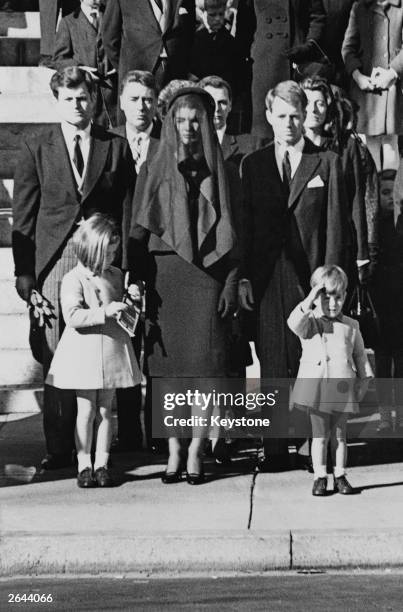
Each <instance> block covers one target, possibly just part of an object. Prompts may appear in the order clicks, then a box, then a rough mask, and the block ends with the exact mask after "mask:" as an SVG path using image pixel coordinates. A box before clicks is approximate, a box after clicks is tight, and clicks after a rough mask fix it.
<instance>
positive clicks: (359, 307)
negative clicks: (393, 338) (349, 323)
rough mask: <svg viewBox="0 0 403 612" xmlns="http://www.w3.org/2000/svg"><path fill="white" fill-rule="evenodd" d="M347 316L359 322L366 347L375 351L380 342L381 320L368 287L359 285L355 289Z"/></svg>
mask: <svg viewBox="0 0 403 612" xmlns="http://www.w3.org/2000/svg"><path fill="white" fill-rule="evenodd" d="M347 315H348V316H349V317H351V318H352V319H355V320H356V321H358V323H359V326H360V331H361V335H362V337H363V340H364V345H365V347H366V348H372V349H374V348H375V347H376V346H377V345H378V343H379V340H380V327H379V319H378V315H377V314H376V310H375V308H374V304H373V302H372V299H371V296H370V294H369V291H368V288H367V287H366V286H364V285H361V284H359V285H357V287H356V288H355V289H354V292H353V295H352V296H351V299H350V303H349V305H348V309H347Z"/></svg>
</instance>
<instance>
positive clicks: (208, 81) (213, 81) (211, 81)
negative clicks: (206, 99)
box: [198, 74, 232, 102]
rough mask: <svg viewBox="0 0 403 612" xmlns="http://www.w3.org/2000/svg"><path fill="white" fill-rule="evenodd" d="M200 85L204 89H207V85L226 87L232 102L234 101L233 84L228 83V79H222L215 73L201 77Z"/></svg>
mask: <svg viewBox="0 0 403 612" xmlns="http://www.w3.org/2000/svg"><path fill="white" fill-rule="evenodd" d="M198 85H199V87H201V88H202V89H205V88H206V87H214V88H215V89H226V90H227V92H228V97H229V99H230V102H231V101H232V89H231V85H230V84H229V83H228V81H225V79H222V78H221V77H219V76H216V75H215V74H212V75H211V76H206V77H204V78H203V79H201V81H199V83H198Z"/></svg>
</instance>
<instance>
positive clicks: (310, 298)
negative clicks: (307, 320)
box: [302, 283, 325, 312]
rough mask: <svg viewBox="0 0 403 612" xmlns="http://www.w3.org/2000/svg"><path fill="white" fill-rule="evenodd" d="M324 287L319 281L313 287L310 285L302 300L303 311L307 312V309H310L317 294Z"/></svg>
mask: <svg viewBox="0 0 403 612" xmlns="http://www.w3.org/2000/svg"><path fill="white" fill-rule="evenodd" d="M324 289H325V285H324V283H320V284H319V285H315V287H312V289H311V291H310V292H309V294H308V295H307V297H306V298H305V299H304V301H303V302H302V310H303V311H304V312H307V311H308V310H312V306H313V304H314V303H315V301H316V300H317V299H318V297H319V295H320V294H321V293H322V291H323V290H324Z"/></svg>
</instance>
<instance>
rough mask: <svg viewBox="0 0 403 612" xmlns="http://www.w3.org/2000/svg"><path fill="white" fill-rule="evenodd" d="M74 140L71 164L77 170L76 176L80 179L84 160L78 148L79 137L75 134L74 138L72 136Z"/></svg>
mask: <svg viewBox="0 0 403 612" xmlns="http://www.w3.org/2000/svg"><path fill="white" fill-rule="evenodd" d="M74 140H75V142H76V144H75V145H74V154H73V162H74V165H75V167H76V168H77V172H78V174H79V175H80V177H82V175H83V171H84V158H83V154H82V152H81V147H80V140H81V136H80V135H79V134H77V135H76V136H74Z"/></svg>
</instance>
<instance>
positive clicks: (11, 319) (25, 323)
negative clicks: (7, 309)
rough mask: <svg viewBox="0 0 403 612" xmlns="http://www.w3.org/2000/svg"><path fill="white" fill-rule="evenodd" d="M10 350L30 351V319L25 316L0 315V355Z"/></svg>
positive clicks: (26, 314)
mask: <svg viewBox="0 0 403 612" xmlns="http://www.w3.org/2000/svg"><path fill="white" fill-rule="evenodd" d="M8 349H29V317H28V312H27V311H26V312H24V314H2V315H0V353H1V352H2V351H4V350H8Z"/></svg>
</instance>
